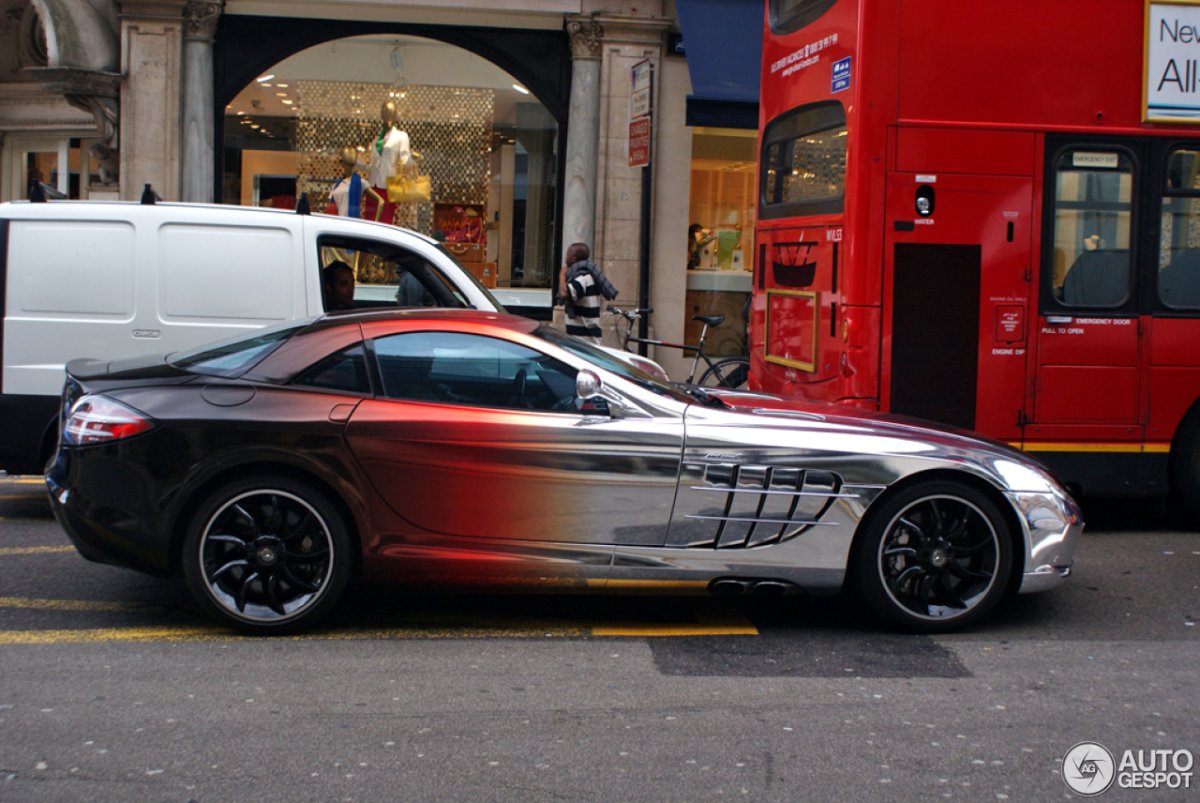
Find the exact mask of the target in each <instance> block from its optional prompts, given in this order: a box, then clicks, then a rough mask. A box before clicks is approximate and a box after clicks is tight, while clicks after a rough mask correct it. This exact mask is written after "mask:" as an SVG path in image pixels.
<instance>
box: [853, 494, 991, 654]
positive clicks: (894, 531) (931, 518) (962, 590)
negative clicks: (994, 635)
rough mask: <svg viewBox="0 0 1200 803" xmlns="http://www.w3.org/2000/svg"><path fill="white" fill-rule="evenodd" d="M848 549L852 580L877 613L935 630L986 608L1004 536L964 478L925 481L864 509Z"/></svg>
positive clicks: (984, 501) (982, 496) (968, 618)
mask: <svg viewBox="0 0 1200 803" xmlns="http://www.w3.org/2000/svg"><path fill="white" fill-rule="evenodd" d="M864 527H866V530H865V531H864V533H863V535H864V540H863V541H862V543H860V544H859V545H858V548H857V549H856V551H855V566H853V567H852V570H853V572H854V576H855V580H856V581H857V582H856V587H857V588H858V590H859V592H860V593H861V594H862V597H863V599H864V600H865V602H866V603H867V605H868V606H869V607H870V608H871V609H872V610H873V611H874V612H875V613H876V614H878V615H879V616H880V617H882V618H883V619H885V620H887V621H888V622H891V623H892V624H895V625H898V626H900V627H902V628H905V629H907V630H914V631H919V632H926V633H941V632H946V631H949V630H954V629H957V628H960V627H963V626H965V625H967V624H970V623H971V622H974V621H976V620H977V619H978V618H979V617H981V616H983V615H984V614H985V613H987V612H988V611H989V610H990V609H991V608H992V607H993V606H994V605H995V604H996V602H998V601H999V599H1000V598H1001V597H1002V596H1003V595H1004V592H1005V587H1006V586H1007V584H1008V578H1009V574H1010V573H1011V571H1012V564H1013V557H1012V553H1013V546H1012V535H1011V532H1010V528H1009V525H1008V523H1007V522H1006V520H1005V518H1004V516H1003V515H1001V513H1000V510H999V509H998V508H997V507H996V505H995V503H994V502H992V500H991V499H990V498H989V497H988V496H986V495H985V494H983V493H982V492H980V491H978V490H976V489H975V488H973V487H971V486H970V485H965V484H962V483H959V482H954V481H937V482H925V483H920V484H918V485H914V486H912V487H910V488H906V489H905V490H903V491H901V492H900V493H898V494H897V495H895V496H893V497H891V498H890V499H886V500H884V501H883V502H882V507H880V508H878V509H877V510H871V511H870V512H869V514H868V518H867V520H866V521H864Z"/></svg>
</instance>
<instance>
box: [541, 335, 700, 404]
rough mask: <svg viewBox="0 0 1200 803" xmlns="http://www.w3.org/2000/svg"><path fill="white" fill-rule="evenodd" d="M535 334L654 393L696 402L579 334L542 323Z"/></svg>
mask: <svg viewBox="0 0 1200 803" xmlns="http://www.w3.org/2000/svg"><path fill="white" fill-rule="evenodd" d="M534 334H535V335H537V336H538V337H540V338H541V339H542V340H545V341H547V342H550V343H553V344H554V345H556V346H558V347H559V348H562V349H565V350H567V351H569V352H571V353H572V354H574V355H576V356H578V357H582V358H583V359H585V360H587V361H588V362H590V363H592V364H594V365H596V366H598V367H600V368H603V369H604V370H605V371H609V372H610V373H614V374H617V375H618V376H620V377H622V378H623V379H627V380H629V381H630V382H634V383H636V384H637V385H639V386H640V387H643V388H645V389H646V390H649V391H651V392H652V393H657V394H658V395H660V396H667V397H668V398H671V399H675V400H676V401H680V402H684V403H692V402H694V401H695V399H694V398H692V397H691V396H689V395H688V394H686V393H684V392H683V391H681V390H680V389H679V388H677V387H675V386H674V385H668V384H667V383H665V382H663V381H661V380H659V379H658V378H657V377H654V376H651V375H650V374H648V373H646V372H645V371H643V370H642V369H641V368H638V367H637V366H636V365H634V364H633V363H631V362H627V361H625V360H622V359H621V358H620V357H618V356H617V355H615V354H613V353H612V352H609V351H605V350H604V349H602V348H599V347H598V346H594V345H592V344H591V343H588V342H586V341H583V340H580V339H579V338H577V337H572V336H571V335H567V334H563V333H562V332H560V331H559V330H557V329H552V328H551V327H549V326H539V327H538V328H537V330H536V331H535V332H534Z"/></svg>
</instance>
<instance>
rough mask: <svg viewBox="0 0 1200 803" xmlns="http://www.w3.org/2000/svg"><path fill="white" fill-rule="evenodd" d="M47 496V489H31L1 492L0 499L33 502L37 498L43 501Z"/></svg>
mask: <svg viewBox="0 0 1200 803" xmlns="http://www.w3.org/2000/svg"><path fill="white" fill-rule="evenodd" d="M45 498H46V492H45V491H31V492H28V493H0V500H4V501H6V502H32V501H33V500H35V499H36V500H38V501H42V500H43V499H45Z"/></svg>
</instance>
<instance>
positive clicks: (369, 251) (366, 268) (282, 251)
mask: <svg viewBox="0 0 1200 803" xmlns="http://www.w3.org/2000/svg"><path fill="white" fill-rule="evenodd" d="M334 260H341V261H344V262H347V263H349V264H351V265H352V266H353V267H355V268H356V270H357V273H358V275H359V277H360V278H361V277H368V281H369V282H370V283H360V284H359V285H358V286H357V287H356V290H355V305H356V306H364V307H365V306H373V305H382V304H389V305H395V304H396V292H397V289H398V282H399V280H400V278H401V277H403V276H405V274H409V275H411V276H412V277H414V278H416V279H417V280H418V281H419V282H420V284H421V285H422V286H423V287H424V289H425V291H426V293H425V294H423V296H424V303H426V304H429V303H432V304H436V305H439V306H456V307H475V308H478V309H492V310H502V309H503V307H502V306H501V305H500V303H499V302H498V301H497V300H496V299H495V297H493V296H492V295H491V294H490V293H489V292H488V291H487V290H486V289H484V287H483V286H482V285H481V284H479V282H478V281H477V280H476V279H475V278H474V277H473V276H472V275H471V273H470V272H469V271H467V270H466V269H465V268H464V267H463V266H462V265H461V264H459V263H458V262H457V261H456V260H455V259H454V258H453V257H452V256H451V255H450V254H449V253H448V252H447V251H446V250H444V249H443V248H442V247H441V246H440V245H439V244H438V243H437V242H436V241H435V240H432V239H430V238H428V237H425V236H423V235H420V234H417V233H415V232H411V231H407V230H405V229H399V228H396V227H394V226H387V225H383V224H380V223H372V222H369V221H364V220H356V219H349V218H342V217H333V216H329V215H301V214H296V213H294V212H287V211H281V210H270V209H252V208H246V207H236V206H218V205H204V204H182V203H136V202H118V203H107V202H96V201H77V202H70V201H54V202H50V203H28V202H10V203H3V204H0V309H2V310H3V312H4V321H3V328H2V329H0V354H2V355H3V374H2V375H0V469H3V470H5V471H8V472H9V473H10V474H26V473H38V472H40V471H41V470H42V468H43V466H44V465H45V461H46V458H47V457H48V456H49V454H50V451H51V450H52V449H53V447H54V443H55V418H56V415H57V412H58V400H59V396H60V394H61V393H62V384H63V379H64V373H63V365H64V364H65V363H66V362H67V361H68V360H71V359H74V358H76V357H98V358H102V359H106V360H115V359H120V358H124V357H133V356H138V355H144V354H154V353H164V354H165V353H170V352H173V351H178V350H180V349H186V348H192V347H194V346H197V345H200V344H202V343H205V342H208V341H211V340H217V339H220V338H224V337H228V336H231V335H234V334H237V333H239V332H243V331H246V330H249V329H253V328H257V327H261V326H266V325H268V324H273V323H276V322H279V321H284V320H289V319H294V318H303V317H307V316H310V315H315V314H319V313H321V312H323V311H324V308H325V307H324V301H323V299H322V293H321V270H322V269H323V268H324V267H325V266H326V265H328V264H330V263H331V262H332V261H334ZM406 283H407V281H406ZM518 312H519V311H518Z"/></svg>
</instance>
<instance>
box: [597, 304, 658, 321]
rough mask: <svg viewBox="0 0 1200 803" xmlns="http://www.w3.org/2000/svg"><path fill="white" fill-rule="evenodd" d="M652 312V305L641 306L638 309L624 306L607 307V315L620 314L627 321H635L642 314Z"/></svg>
mask: <svg viewBox="0 0 1200 803" xmlns="http://www.w3.org/2000/svg"><path fill="white" fill-rule="evenodd" d="M652 312H654V307H641V308H640V309H626V308H624V307H613V306H610V307H609V308H608V314H609V315H620V316H622V317H623V318H625V319H626V320H629V321H636V320H637V319H638V318H641V317H642V316H643V315H649V314H650V313H652Z"/></svg>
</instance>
